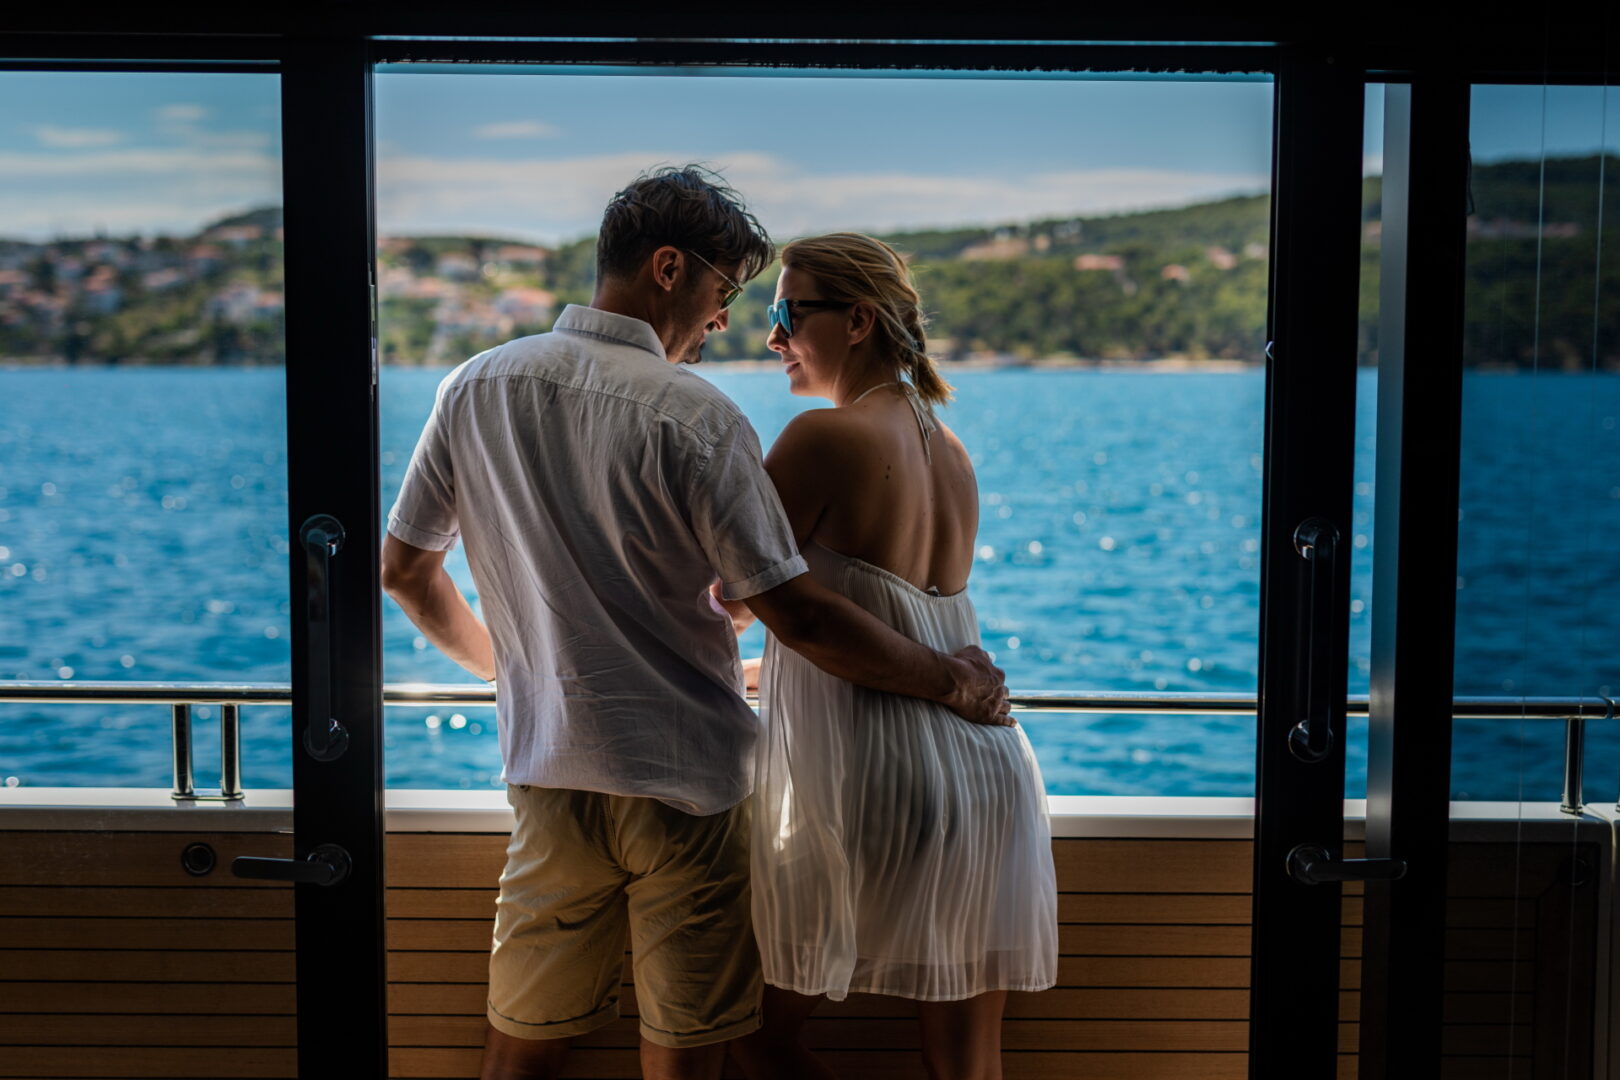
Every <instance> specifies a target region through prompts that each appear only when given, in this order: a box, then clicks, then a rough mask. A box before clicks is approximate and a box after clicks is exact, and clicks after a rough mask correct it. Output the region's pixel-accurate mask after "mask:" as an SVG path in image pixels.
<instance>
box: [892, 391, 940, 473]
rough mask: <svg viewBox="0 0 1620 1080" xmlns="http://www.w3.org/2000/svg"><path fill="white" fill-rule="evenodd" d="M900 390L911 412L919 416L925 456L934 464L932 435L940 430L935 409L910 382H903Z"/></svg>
mask: <svg viewBox="0 0 1620 1080" xmlns="http://www.w3.org/2000/svg"><path fill="white" fill-rule="evenodd" d="M900 392H901V393H903V394H905V395H906V404H908V405H910V406H911V414H912V415H913V416H915V417H916V418H917V430H919V431H921V432H922V439H923V456H924V457H925V458H927V459H928V463H929V464H930V465H932V464H933V463H934V452H933V450H932V449H930V447H929V442H930V436H932V435H933V434H934V432H936V431H938V430H939V424H938V422H937V421H935V420H934V410H933V409H932V408H930V407H929V405H928V403H927V402H926V401H924V400H923V399H922V397H921V395H919V394H918V393H917V388H916V387H915V386H912V385H911V384H910V383H901V384H900Z"/></svg>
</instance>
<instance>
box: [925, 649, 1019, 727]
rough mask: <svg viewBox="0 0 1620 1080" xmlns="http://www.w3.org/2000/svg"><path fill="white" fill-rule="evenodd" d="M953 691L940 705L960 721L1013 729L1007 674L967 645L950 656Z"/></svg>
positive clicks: (980, 652) (979, 650)
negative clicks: (1008, 698) (954, 681)
mask: <svg viewBox="0 0 1620 1080" xmlns="http://www.w3.org/2000/svg"><path fill="white" fill-rule="evenodd" d="M951 669H952V676H953V677H954V678H955V680H956V689H955V690H953V691H952V692H951V694H950V696H949V697H947V698H945V699H944V700H943V701H941V702H940V704H942V705H944V706H945V707H946V708H947V709H950V710H951V711H952V712H954V713H955V714H956V715H958V716H960V717H961V718H962V719H964V720H968V721H971V722H972V723H975V724H988V725H990V726H992V727H1013V726H1015V725H1016V724H1017V721H1016V720H1014V719H1013V718H1012V706H1011V705H1010V704H1009V703H1008V701H1007V682H1006V680H1007V673H1006V672H1005V671H1002V670H1001V669H1000V668H998V667H996V665H995V664H993V663H991V662H990V654H989V653H987V652H985V651H984V650H983V649H981V648H979V647H978V646H977V645H969V646H968V647H967V648H965V649H958V650H957V651H956V652H954V653H952V654H951Z"/></svg>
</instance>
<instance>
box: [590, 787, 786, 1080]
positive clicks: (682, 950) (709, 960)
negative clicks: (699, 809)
mask: <svg viewBox="0 0 1620 1080" xmlns="http://www.w3.org/2000/svg"><path fill="white" fill-rule="evenodd" d="M612 805H613V811H614V817H615V820H616V821H617V823H618V837H619V849H618V850H619V856H620V865H622V866H623V867H624V868H625V869H626V870H627V871H629V872H630V874H631V875H632V877H631V879H630V881H629V882H628V883H627V884H626V885H625V896H626V898H627V899H628V901H629V917H630V939H631V948H632V951H633V953H634V961H633V962H634V964H635V980H636V1003H637V1006H638V1010H639V1012H640V1013H641V1036H642V1044H641V1047H642V1050H641V1060H642V1067H643V1070H644V1073H645V1075H646V1076H647V1077H660V1078H664V1077H671V1078H673V1077H681V1078H685V1077H704V1078H710V1077H717V1076H719V1075H720V1069H721V1066H722V1065H723V1064H724V1061H725V1050H724V1044H725V1043H726V1042H728V1041H730V1040H731V1039H735V1038H737V1037H739V1036H741V1035H747V1034H749V1033H750V1032H752V1031H754V1030H755V1029H757V1028H758V1027H759V1023H760V1017H759V998H760V987H761V982H760V975H759V950H758V948H757V947H756V946H755V945H754V930H753V923H752V920H751V919H750V916H749V910H748V906H749V888H748V857H749V852H748V812H749V810H748V805H747V804H746V803H744V804H742V805H740V806H736V807H733V808H732V809H730V810H726V811H723V812H721V813H718V814H714V815H711V816H706V817H697V816H694V815H691V814H683V813H681V812H680V811H679V810H676V809H674V808H672V807H669V806H665V805H664V804H663V803H660V802H658V801H657V800H655V799H632V798H623V799H618V798H616V799H615V800H614V801H613V804H612Z"/></svg>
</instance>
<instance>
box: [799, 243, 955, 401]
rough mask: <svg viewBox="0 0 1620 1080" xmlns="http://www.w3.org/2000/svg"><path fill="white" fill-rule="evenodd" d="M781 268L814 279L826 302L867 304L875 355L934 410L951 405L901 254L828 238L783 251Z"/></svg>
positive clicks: (887, 248)
mask: <svg viewBox="0 0 1620 1080" xmlns="http://www.w3.org/2000/svg"><path fill="white" fill-rule="evenodd" d="M782 265H783V266H784V267H786V268H787V269H790V270H797V271H799V272H800V273H802V274H807V275H809V276H810V277H811V278H813V279H814V280H815V282H816V284H817V285H818V286H819V287H820V289H821V293H822V298H823V299H826V300H835V301H838V302H839V303H848V304H860V303H864V304H869V305H871V307H872V309H873V310H874V311H875V312H876V314H877V322H876V325H875V326H874V329H873V334H874V336H875V337H876V340H877V346H878V348H877V351H878V355H879V356H880V357H883V358H884V359H885V360H886V361H887V362H888V363H891V364H893V366H894V369H895V371H896V372H897V373H898V374H899V375H902V376H904V378H905V379H906V381H908V382H910V383H911V385H912V387H913V388H915V389H916V391H917V396H918V397H920V398H921V399H922V400H923V401H925V402H927V403H928V404H930V405H939V404H944V403H945V402H948V401H950V400H951V389H952V388H951V385H950V384H949V383H947V382H946V381H945V380H944V378H943V377H942V376H941V375H940V373H939V368H938V367H937V366H936V365H935V363H934V359H933V357H931V356H929V355H928V351H927V349H928V336H927V326H928V316H927V314H926V313H925V312H924V311H923V309H922V297H921V296H919V295H918V294H917V287H916V285H914V284H913V283H912V280H911V271H910V269H909V268H908V267H907V266H906V261H905V260H904V259H903V258H901V257H900V253H899V252H897V251H895V250H894V248H892V247H890V246H889V245H888V244H885V243H884V242H883V241H881V240H878V239H876V238H874V237H871V236H867V235H865V234H863V233H852V232H846V233H828V234H826V235H825V236H808V237H805V238H804V239H802V240H795V241H793V242H792V243H790V244H788V245H787V247H785V248H783V249H782Z"/></svg>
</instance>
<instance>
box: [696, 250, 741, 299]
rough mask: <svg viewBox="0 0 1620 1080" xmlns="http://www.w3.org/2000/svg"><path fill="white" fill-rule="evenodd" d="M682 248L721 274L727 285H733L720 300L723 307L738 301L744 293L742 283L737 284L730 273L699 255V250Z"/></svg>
mask: <svg viewBox="0 0 1620 1080" xmlns="http://www.w3.org/2000/svg"><path fill="white" fill-rule="evenodd" d="M681 250H683V251H685V252H686V253H687V254H688V255H690V256H692V258H694V259H696V260H697V261H698V262H700V263H702V264H703V265H704V266H707V267H708V268H709V269H710V270H713V271H714V272H715V273H717V274H720V278H721V280H722V281H724V282H725V283H726V284H727V285H730V286H731V291H730V292H728V293H726V295H725V298H724V299H722V300H721V301H720V306H721V307H723V308H728V307H730V306H731V305H732V304H733V303H735V302H736V300H737V297H739V296H741V295H742V291H743V287H742V286H741V285H739V284H737V283H736V282H735V281H733V280H732V279H731V278H730V277H729V276H728V275H726V274H721V273H720V268H719V267H717V266H715V265H714V263H712V262H710V261H709V260H708V259H705V258H704V257H703V256H701V255H699V254H698V253H697V252H695V251H693V250H691V249H690V248H682V249H681Z"/></svg>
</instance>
